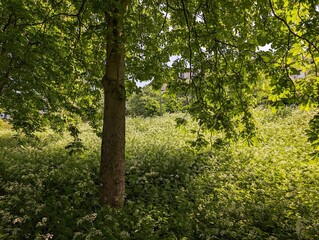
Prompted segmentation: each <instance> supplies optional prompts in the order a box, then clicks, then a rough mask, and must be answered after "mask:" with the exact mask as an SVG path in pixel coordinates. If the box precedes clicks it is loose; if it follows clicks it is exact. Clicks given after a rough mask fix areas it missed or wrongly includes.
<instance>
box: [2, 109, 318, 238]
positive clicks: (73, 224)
mask: <svg viewBox="0 0 319 240" xmlns="http://www.w3.org/2000/svg"><path fill="white" fill-rule="evenodd" d="M313 114H314V113H313V112H302V111H300V110H299V109H297V108H286V109H282V110H280V111H278V112H277V113H272V112H271V111H270V110H268V109H264V108H258V109H256V110H254V116H255V119H256V123H257V126H258V138H259V139H260V141H259V142H258V143H255V145H253V146H248V145H247V143H245V142H243V141H239V142H236V143H231V144H230V145H228V146H224V148H222V149H211V148H207V149H202V150H198V149H193V148H192V147H190V145H189V143H188V142H189V141H191V140H193V139H194V137H195V134H194V133H192V131H190V130H191V129H196V125H195V124H194V123H189V124H188V125H187V126H185V127H179V128H176V127H175V121H174V119H175V118H176V117H181V116H182V115H181V114H170V115H169V114H166V115H164V116H163V117H154V118H139V117H137V118H128V119H127V139H126V144H127V149H126V173H127V175H126V176H127V177H126V203H125V207H124V208H123V209H114V208H110V207H108V206H105V207H101V206H100V205H99V203H98V184H99V176H98V173H99V158H100V139H99V138H97V137H96V136H95V134H94V133H93V132H92V131H91V130H90V129H89V127H87V126H86V125H83V126H82V127H81V131H82V134H81V137H82V139H83V143H84V145H85V147H86V149H85V151H83V152H82V153H80V154H73V155H70V154H69V153H68V151H67V150H66V149H65V146H66V145H67V143H68V141H71V140H72V139H71V137H70V136H68V135H66V134H65V135H59V134H56V133H53V132H50V131H47V132H45V133H39V134H37V135H36V137H35V138H26V137H25V136H21V135H16V134H15V132H13V131H12V130H11V129H10V127H9V126H8V125H7V124H5V123H3V122H2V123H1V124H0V239H94V240H95V239H184V240H186V239H272V240H275V239H317V237H318V236H319V195H318V193H319V175H318V172H319V164H318V161H317V160H315V159H313V158H312V157H311V156H310V155H309V154H310V153H311V151H312V149H311V146H310V144H309V143H308V142H307V137H306V134H305V130H306V128H307V123H308V122H309V120H310V119H311V117H312V116H313Z"/></svg>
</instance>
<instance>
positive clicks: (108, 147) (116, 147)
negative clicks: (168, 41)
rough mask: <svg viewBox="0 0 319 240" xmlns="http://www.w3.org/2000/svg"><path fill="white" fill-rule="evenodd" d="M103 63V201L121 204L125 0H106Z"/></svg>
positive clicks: (117, 205)
mask: <svg viewBox="0 0 319 240" xmlns="http://www.w3.org/2000/svg"><path fill="white" fill-rule="evenodd" d="M106 1H107V4H108V9H107V10H106V12H105V20H106V24H107V34H106V42H107V44H106V45H107V46H106V54H107V56H106V66H105V75H104V77H103V79H102V84H103V89H104V119H103V133H102V148H101V165H100V192H99V198H100V203H101V204H102V205H105V204H108V205H110V206H112V207H122V206H123V204H124V196H125V87H124V78H125V74H124V68H125V49H124V32H123V18H124V14H125V9H126V7H127V4H128V0H106Z"/></svg>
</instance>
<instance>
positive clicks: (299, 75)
mask: <svg viewBox="0 0 319 240" xmlns="http://www.w3.org/2000/svg"><path fill="white" fill-rule="evenodd" d="M306 76H307V72H302V71H301V70H299V74H295V75H290V77H291V78H292V79H294V80H297V79H300V78H305V77H306Z"/></svg>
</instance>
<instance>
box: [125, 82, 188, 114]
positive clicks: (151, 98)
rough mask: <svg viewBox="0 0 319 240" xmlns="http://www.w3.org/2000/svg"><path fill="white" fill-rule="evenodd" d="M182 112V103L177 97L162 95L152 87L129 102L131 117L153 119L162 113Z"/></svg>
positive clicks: (145, 89) (131, 98)
mask: <svg viewBox="0 0 319 240" xmlns="http://www.w3.org/2000/svg"><path fill="white" fill-rule="evenodd" d="M181 110H182V101H181V99H177V98H176V96H173V95H169V94H168V93H166V92H165V93H163V92H162V93H161V91H160V90H155V89H153V88H152V86H146V87H144V88H143V89H142V91H141V92H140V93H138V94H133V95H132V96H130V98H129V99H128V101H127V114H128V115H130V116H142V117H153V116H160V115H161V114H162V113H165V112H168V113H175V112H178V111H181Z"/></svg>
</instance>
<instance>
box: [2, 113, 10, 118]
mask: <svg viewBox="0 0 319 240" xmlns="http://www.w3.org/2000/svg"><path fill="white" fill-rule="evenodd" d="M9 118H11V116H10V115H9V114H6V113H0V119H9Z"/></svg>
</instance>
